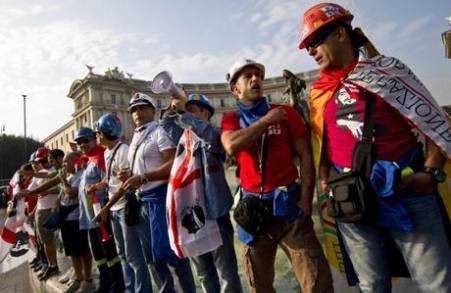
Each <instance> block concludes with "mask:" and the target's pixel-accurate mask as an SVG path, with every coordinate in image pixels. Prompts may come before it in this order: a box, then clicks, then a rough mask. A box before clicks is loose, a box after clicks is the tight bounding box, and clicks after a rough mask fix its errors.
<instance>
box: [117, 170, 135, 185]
mask: <svg viewBox="0 0 451 293" xmlns="http://www.w3.org/2000/svg"><path fill="white" fill-rule="evenodd" d="M131 176H132V172H131V170H130V168H127V169H121V170H119V172H118V173H117V178H119V180H120V181H122V182H125V181H126V180H127V179H128V178H130V177H131Z"/></svg>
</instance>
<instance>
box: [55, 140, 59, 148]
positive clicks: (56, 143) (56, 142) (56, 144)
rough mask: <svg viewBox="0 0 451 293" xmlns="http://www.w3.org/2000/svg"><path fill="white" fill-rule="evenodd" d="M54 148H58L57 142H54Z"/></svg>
mask: <svg viewBox="0 0 451 293" xmlns="http://www.w3.org/2000/svg"><path fill="white" fill-rule="evenodd" d="M55 148H56V149H57V148H58V140H56V141H55Z"/></svg>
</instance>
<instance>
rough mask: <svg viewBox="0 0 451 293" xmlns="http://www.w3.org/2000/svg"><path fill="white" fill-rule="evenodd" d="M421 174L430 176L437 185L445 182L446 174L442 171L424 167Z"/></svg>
mask: <svg viewBox="0 0 451 293" xmlns="http://www.w3.org/2000/svg"><path fill="white" fill-rule="evenodd" d="M423 172H424V173H427V174H429V175H431V176H432V178H434V180H435V181H437V182H438V183H442V182H445V180H446V173H445V172H443V170H442V169H440V168H436V167H424V168H423Z"/></svg>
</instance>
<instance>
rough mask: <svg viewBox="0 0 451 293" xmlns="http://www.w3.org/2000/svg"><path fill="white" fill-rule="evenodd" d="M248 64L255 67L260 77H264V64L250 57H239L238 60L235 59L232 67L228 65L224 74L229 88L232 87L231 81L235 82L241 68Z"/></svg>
mask: <svg viewBox="0 0 451 293" xmlns="http://www.w3.org/2000/svg"><path fill="white" fill-rule="evenodd" d="M248 66H255V67H257V68H258V69H259V70H260V71H261V73H262V78H265V66H264V65H263V64H261V63H258V62H256V61H254V60H252V59H246V58H241V59H239V60H238V61H236V62H235V63H234V64H233V65H232V67H230V70H229V73H227V75H226V79H227V82H228V83H229V86H230V88H232V83H234V82H235V80H236V79H237V77H238V75H239V73H240V72H241V70H243V68H244V67H248Z"/></svg>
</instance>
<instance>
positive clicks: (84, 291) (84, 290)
mask: <svg viewBox="0 0 451 293" xmlns="http://www.w3.org/2000/svg"><path fill="white" fill-rule="evenodd" d="M93 287H94V285H93V284H92V279H91V280H89V281H83V282H81V286H80V289H78V291H77V292H78V293H91V292H92V291H93V290H92V289H93Z"/></svg>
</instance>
